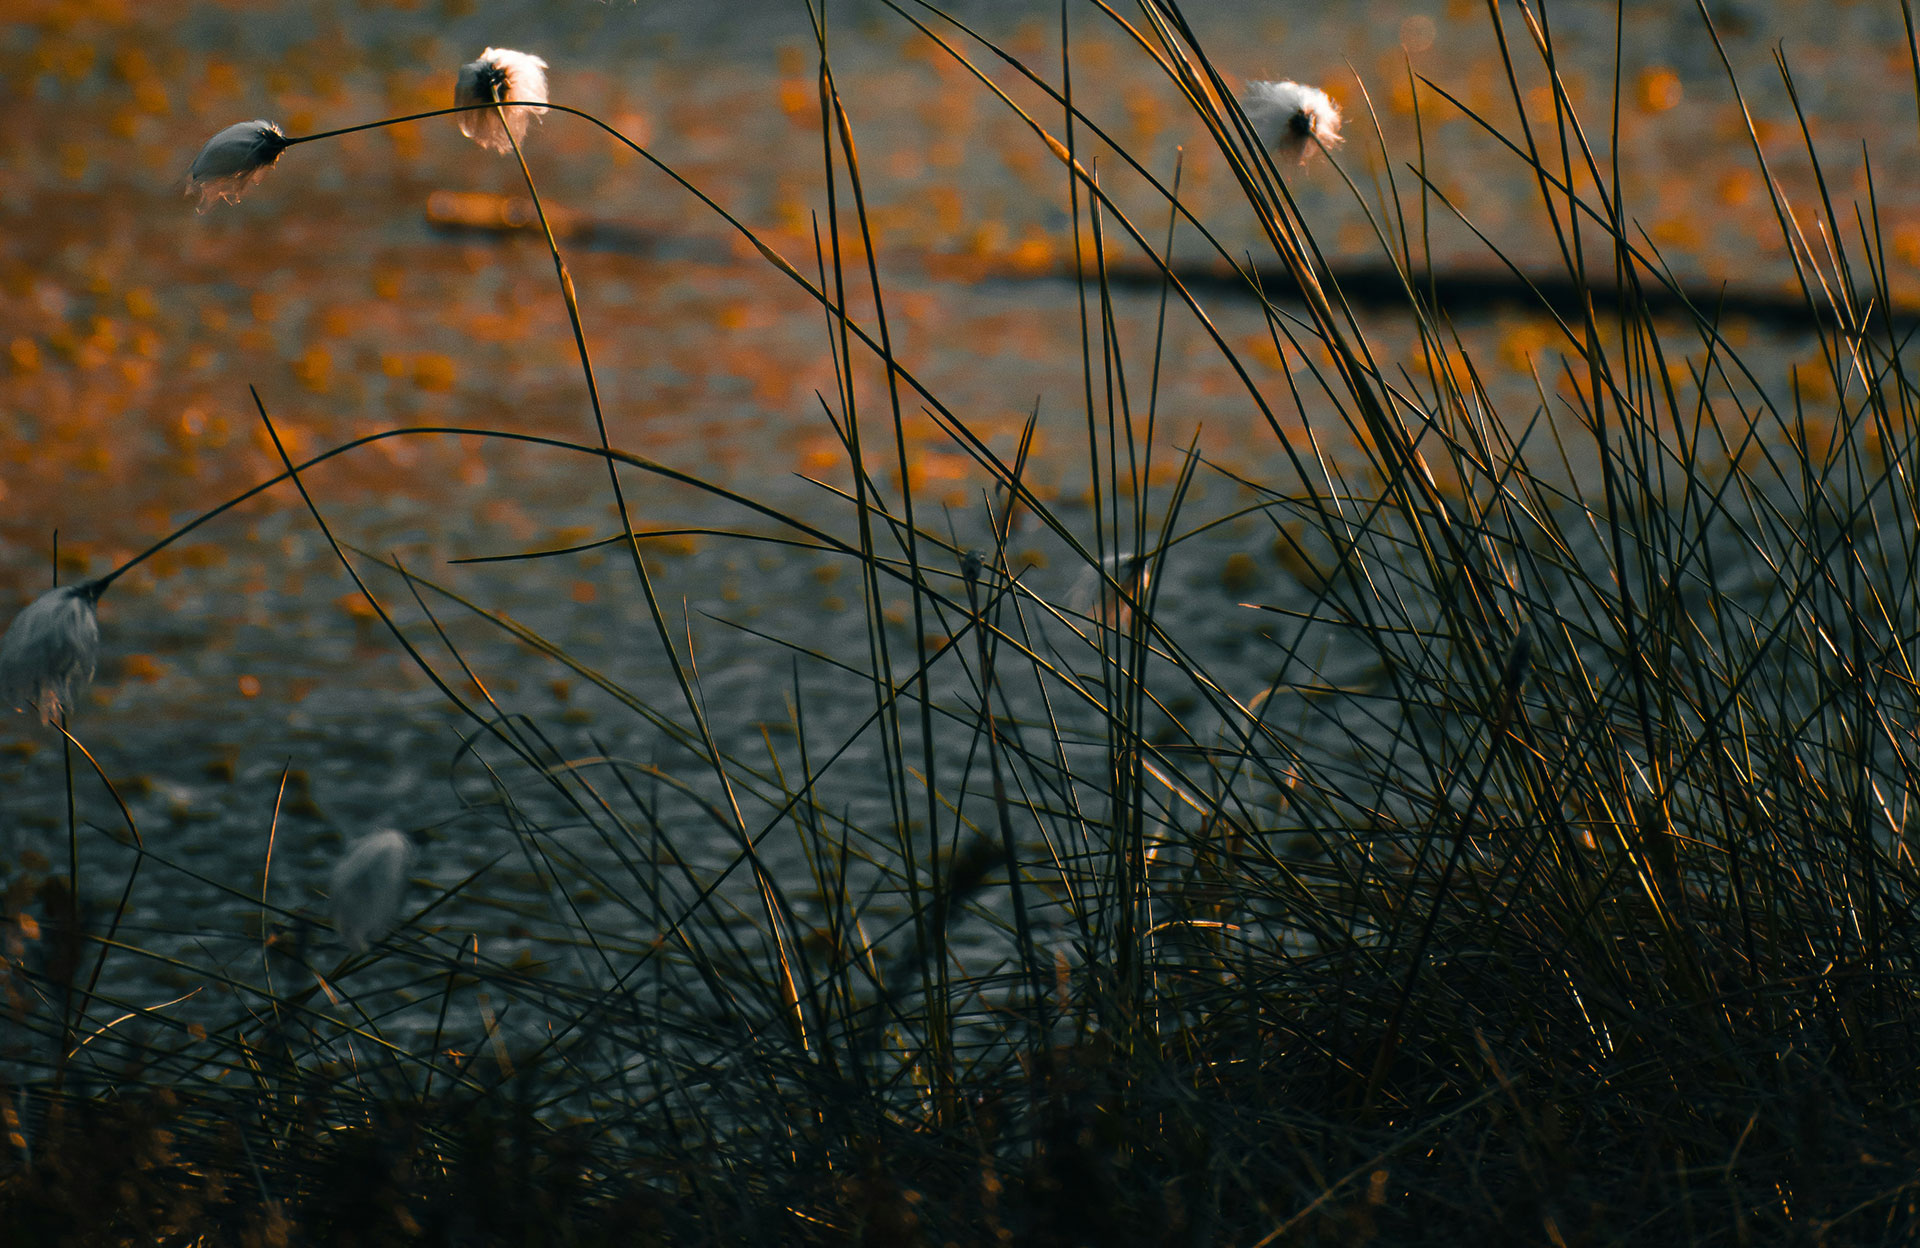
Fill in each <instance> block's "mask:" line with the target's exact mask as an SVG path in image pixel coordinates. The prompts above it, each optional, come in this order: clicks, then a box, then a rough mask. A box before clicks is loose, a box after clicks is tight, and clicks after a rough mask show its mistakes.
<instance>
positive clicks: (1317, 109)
mask: <svg viewBox="0 0 1920 1248" xmlns="http://www.w3.org/2000/svg"><path fill="white" fill-rule="evenodd" d="M1240 107H1241V108H1243V109H1245V110H1246V114H1247V120H1248V121H1250V122H1252V123H1253V129H1254V133H1256V134H1258V135H1259V136H1260V141H1261V142H1262V143H1264V144H1266V145H1267V147H1268V148H1269V149H1270V150H1272V151H1274V152H1276V153H1278V154H1279V155H1282V156H1290V157H1292V158H1294V159H1295V160H1297V161H1298V162H1299V163H1301V164H1303V165H1304V164H1306V163H1307V158H1308V157H1309V156H1312V155H1313V152H1314V148H1315V147H1316V146H1319V147H1328V148H1333V147H1339V146H1340V144H1341V142H1342V140H1341V138H1340V106H1339V105H1337V104H1335V103H1334V102H1333V101H1332V100H1331V99H1330V98H1328V96H1327V93H1326V92H1325V91H1322V90H1320V88H1318V87H1309V86H1303V85H1302V84H1300V83H1297V82H1250V83H1248V84H1247V91H1246V95H1245V97H1244V98H1243V99H1242V100H1241V101H1240ZM1316 139H1318V140H1319V143H1318V144H1316V143H1315V142H1314V140H1316Z"/></svg>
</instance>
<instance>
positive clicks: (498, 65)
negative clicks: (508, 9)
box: [453, 48, 547, 152]
mask: <svg viewBox="0 0 1920 1248" xmlns="http://www.w3.org/2000/svg"><path fill="white" fill-rule="evenodd" d="M509 100H515V101H519V100H524V101H528V103H525V104H522V105H520V106H519V107H515V108H501V109H494V108H488V109H477V110H475V111H473V112H471V113H461V114H460V133H461V134H464V135H466V136H467V137H468V138H470V139H472V140H473V141H474V142H475V143H478V144H479V145H480V146H481V147H484V148H486V149H488V150H489V151H495V152H510V151H512V150H513V145H514V143H515V142H517V141H519V140H521V139H524V138H526V137H527V119H528V118H529V117H535V116H538V115H540V114H542V113H544V112H546V111H547V110H546V109H544V108H540V107H537V106H538V105H541V104H545V103H546V102H547V63H546V62H545V61H543V60H541V59H540V58H539V57H537V56H528V55H527V54H526V53H525V52H515V51H513V50H512V49H511V48H488V49H487V50H486V51H484V52H482V53H481V54H480V59H479V60H477V61H468V62H467V63H466V64H465V65H462V66H461V67H460V78H459V81H458V82H456V83H455V84H454V87H453V102H454V104H455V106H456V107H464V106H466V105H469V104H504V103H506V102H508V101H509ZM502 114H505V116H506V124H505V125H502V124H501V121H500V119H501V115H502ZM509 130H511V131H513V138H512V139H509V138H508V137H507V131H509Z"/></svg>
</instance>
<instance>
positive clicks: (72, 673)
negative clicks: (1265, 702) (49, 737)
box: [0, 581, 104, 724]
mask: <svg viewBox="0 0 1920 1248" xmlns="http://www.w3.org/2000/svg"><path fill="white" fill-rule="evenodd" d="M103 588H104V586H102V585H101V584H100V583H99V582H98V581H84V582H82V583H81V584H78V585H65V586H62V587H61V588H59V589H52V590H48V591H47V592H46V593H44V594H41V595H40V596H39V597H38V598H35V599H34V600H33V601H32V602H30V603H28V604H27V607H26V610H24V611H22V612H21V613H20V614H19V615H16V616H14V617H13V623H11V624H9V625H7V632H6V636H4V637H0V698H4V699H5V700H6V702H7V703H8V704H9V705H11V706H13V707H14V708H15V709H17V710H25V709H26V708H27V707H28V706H29V705H31V706H32V707H34V709H36V710H38V711H39V712H40V719H41V721H42V722H43V723H48V724H51V723H53V722H54V721H56V720H58V719H59V718H60V717H61V716H62V715H63V714H66V713H69V712H71V711H72V710H73V699H74V696H75V695H76V694H79V693H84V692H85V691H86V688H87V683H88V682H89V681H91V680H92V679H93V663H94V659H95V658H96V657H97V656H98V655H99V653H100V619H99V617H98V616H97V615H96V614H95V613H94V604H95V603H97V602H99V601H100V591H101V590H102V589H103Z"/></svg>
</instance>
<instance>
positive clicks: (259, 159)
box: [187, 121, 287, 212]
mask: <svg viewBox="0 0 1920 1248" xmlns="http://www.w3.org/2000/svg"><path fill="white" fill-rule="evenodd" d="M286 148H287V136H286V135H285V134H283V133H281V131H280V127H279V126H276V125H274V124H273V123H272V122H270V121H242V122H236V123H235V124H233V125H231V126H228V127H227V128H226V129H225V130H222V131H221V132H220V133H219V134H216V135H214V136H213V137H212V138H211V139H208V140H207V145H206V146H205V147H203V148H201V149H200V154H199V155H198V156H195V157H194V158H193V165H192V167H191V168H189V169H188V170H187V194H189V195H198V196H199V197H200V205H199V211H201V212H205V211H206V210H207V209H208V208H210V207H212V206H213V205H214V204H215V203H217V202H218V201H220V200H223V199H224V200H226V201H227V202H228V203H230V204H237V203H239V202H240V196H241V194H242V193H243V192H244V191H245V190H246V189H247V188H248V187H250V186H252V185H253V184H254V183H255V182H258V181H259V180H260V179H261V178H263V177H265V176H266V175H267V170H268V169H270V168H272V167H273V162H274V161H276V160H279V159H280V153H281V152H283V151H285V150H286Z"/></svg>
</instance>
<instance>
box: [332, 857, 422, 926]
mask: <svg viewBox="0 0 1920 1248" xmlns="http://www.w3.org/2000/svg"><path fill="white" fill-rule="evenodd" d="M413 860H414V848H413V842H412V841H410V840H408V839H407V838H406V837H405V836H403V835H402V834H401V833H398V832H395V831H393V830H391V829H388V830H387V831H383V832H375V833H374V834H373V835H372V836H368V837H365V838H363V839H362V840H361V841H360V843H359V844H357V845H355V846H354V847H353V849H352V850H351V851H350V852H349V853H348V854H347V856H346V857H345V858H342V859H341V860H340V862H339V864H338V865H336V866H335V867H334V868H333V896H332V898H331V903H332V910H333V930H334V931H336V932H338V933H340V939H341V940H343V941H345V942H346V943H347V944H348V945H350V946H352V947H353V949H354V951H355V952H356V953H364V952H366V950H367V948H368V946H370V945H372V944H373V942H374V941H376V940H379V939H380V938H381V937H382V936H385V935H386V934H387V933H388V932H390V931H392V930H393V925H394V924H395V923H398V922H399V921H400V903H401V902H402V901H404V900H405V899H406V895H407V873H408V872H409V871H411V870H412V869H413Z"/></svg>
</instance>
